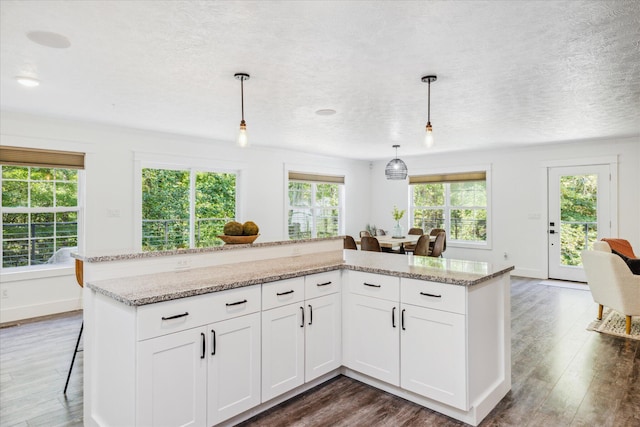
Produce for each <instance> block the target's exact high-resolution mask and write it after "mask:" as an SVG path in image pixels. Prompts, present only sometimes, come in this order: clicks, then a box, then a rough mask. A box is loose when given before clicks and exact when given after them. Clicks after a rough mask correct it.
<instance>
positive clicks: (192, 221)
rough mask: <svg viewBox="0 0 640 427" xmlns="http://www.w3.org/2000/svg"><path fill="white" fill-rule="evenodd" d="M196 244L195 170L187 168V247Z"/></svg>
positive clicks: (193, 246) (192, 246)
mask: <svg viewBox="0 0 640 427" xmlns="http://www.w3.org/2000/svg"><path fill="white" fill-rule="evenodd" d="M195 246H196V172H195V171H194V170H193V169H190V170H189V247H190V248H195Z"/></svg>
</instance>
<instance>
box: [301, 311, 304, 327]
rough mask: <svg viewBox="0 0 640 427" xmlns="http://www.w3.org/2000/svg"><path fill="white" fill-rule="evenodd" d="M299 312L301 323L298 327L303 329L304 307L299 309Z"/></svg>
mask: <svg viewBox="0 0 640 427" xmlns="http://www.w3.org/2000/svg"><path fill="white" fill-rule="evenodd" d="M300 311H301V312H302V323H300V327H301V328H304V307H300Z"/></svg>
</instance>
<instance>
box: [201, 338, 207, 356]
mask: <svg viewBox="0 0 640 427" xmlns="http://www.w3.org/2000/svg"><path fill="white" fill-rule="evenodd" d="M200 336H201V337H202V354H201V355H200V359H204V355H205V351H206V349H205V346H206V342H205V337H204V332H200Z"/></svg>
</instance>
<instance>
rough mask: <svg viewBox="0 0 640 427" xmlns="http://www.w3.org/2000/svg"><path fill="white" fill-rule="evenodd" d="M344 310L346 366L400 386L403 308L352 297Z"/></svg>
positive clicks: (389, 303) (376, 300) (388, 302)
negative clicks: (401, 310) (401, 317)
mask: <svg viewBox="0 0 640 427" xmlns="http://www.w3.org/2000/svg"><path fill="white" fill-rule="evenodd" d="M346 301H347V302H346V305H347V306H346V307H345V310H344V323H343V325H344V331H345V340H344V345H345V353H344V356H345V365H346V366H347V367H349V368H351V369H353V370H356V371H358V372H362V373H363V374H366V375H369V376H372V377H374V378H377V379H379V380H382V381H385V382H387V383H389V384H393V385H396V386H398V385H400V341H399V340H400V317H399V316H400V313H399V310H398V306H399V304H398V303H397V302H394V301H387V300H383V299H378V298H374V297H368V296H364V295H355V294H348V295H347V298H346Z"/></svg>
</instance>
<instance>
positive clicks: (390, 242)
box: [356, 234, 436, 253]
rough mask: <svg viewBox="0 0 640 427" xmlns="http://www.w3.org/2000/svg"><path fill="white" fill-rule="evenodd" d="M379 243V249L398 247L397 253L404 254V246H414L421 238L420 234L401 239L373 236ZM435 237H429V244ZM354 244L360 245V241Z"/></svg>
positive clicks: (388, 236)
mask: <svg viewBox="0 0 640 427" xmlns="http://www.w3.org/2000/svg"><path fill="white" fill-rule="evenodd" d="M373 237H375V238H376V239H377V240H378V243H380V247H381V248H389V249H392V248H394V247H396V246H400V249H399V251H400V252H401V253H404V245H405V244H407V243H408V244H411V245H415V244H416V243H417V242H418V239H419V238H420V237H421V235H420V234H407V235H405V236H402V237H393V236H391V235H388V234H385V235H384V236H373ZM435 240H436V236H429V241H430V242H435ZM356 244H358V245H359V244H360V239H359V238H358V239H356Z"/></svg>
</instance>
